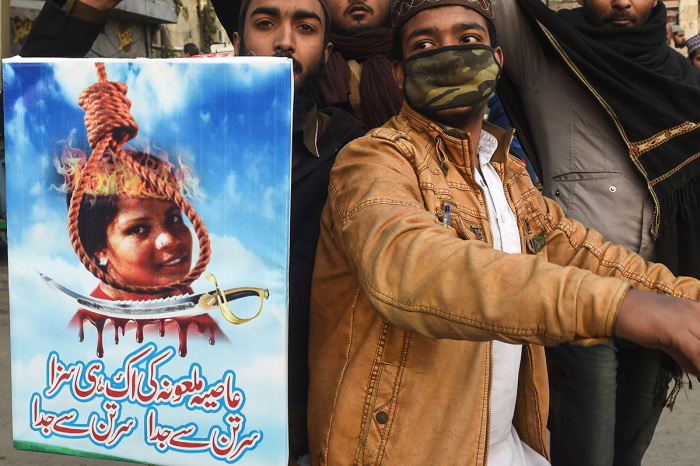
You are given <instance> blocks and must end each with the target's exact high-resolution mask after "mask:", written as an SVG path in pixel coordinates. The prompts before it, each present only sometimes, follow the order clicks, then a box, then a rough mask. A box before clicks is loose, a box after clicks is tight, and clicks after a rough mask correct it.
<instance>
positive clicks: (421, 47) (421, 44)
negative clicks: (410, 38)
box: [415, 40, 432, 50]
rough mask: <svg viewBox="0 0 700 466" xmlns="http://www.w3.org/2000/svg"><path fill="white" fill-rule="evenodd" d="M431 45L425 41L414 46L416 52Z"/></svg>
mask: <svg viewBox="0 0 700 466" xmlns="http://www.w3.org/2000/svg"><path fill="white" fill-rule="evenodd" d="M431 46H432V44H431V43H430V42H428V41H426V40H424V41H421V42H418V43H417V44H416V46H415V48H416V50H425V49H427V48H429V47H431Z"/></svg>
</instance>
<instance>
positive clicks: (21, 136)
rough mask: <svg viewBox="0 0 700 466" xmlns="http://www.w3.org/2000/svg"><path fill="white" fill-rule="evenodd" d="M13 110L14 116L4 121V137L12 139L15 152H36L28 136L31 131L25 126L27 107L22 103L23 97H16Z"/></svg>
mask: <svg viewBox="0 0 700 466" xmlns="http://www.w3.org/2000/svg"><path fill="white" fill-rule="evenodd" d="M13 111H14V113H15V117H14V118H13V119H11V120H9V121H6V122H5V138H6V139H7V140H8V141H12V144H13V146H14V150H15V152H17V153H24V154H36V153H37V152H38V151H37V150H36V149H35V148H34V145H33V144H32V141H31V139H30V137H29V135H30V134H31V133H30V132H29V130H28V128H27V107H26V106H25V104H24V98H19V99H17V101H16V102H15V105H14V107H13ZM8 145H9V144H8ZM8 148H9V147H8Z"/></svg>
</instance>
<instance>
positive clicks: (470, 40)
mask: <svg viewBox="0 0 700 466" xmlns="http://www.w3.org/2000/svg"><path fill="white" fill-rule="evenodd" d="M477 41H478V39H477V38H476V37H474V36H464V37H462V42H463V43H465V44H471V43H474V42H477Z"/></svg>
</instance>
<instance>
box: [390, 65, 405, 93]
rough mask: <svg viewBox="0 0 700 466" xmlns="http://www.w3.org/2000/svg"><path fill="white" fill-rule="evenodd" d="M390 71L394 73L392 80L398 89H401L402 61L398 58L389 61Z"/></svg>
mask: <svg viewBox="0 0 700 466" xmlns="http://www.w3.org/2000/svg"><path fill="white" fill-rule="evenodd" d="M391 72H392V73H393V74H394V81H396V85H397V86H399V89H401V90H403V63H401V62H400V61H398V60H394V61H393V62H392V63H391Z"/></svg>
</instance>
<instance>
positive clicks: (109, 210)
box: [68, 192, 119, 263]
mask: <svg viewBox="0 0 700 466" xmlns="http://www.w3.org/2000/svg"><path fill="white" fill-rule="evenodd" d="M72 194H73V193H72V192H69V193H68V203H69V204H70V198H71V195H72ZM117 199H118V196H117V195H110V196H94V195H92V194H84V195H83V199H82V202H81V203H80V213H79V215H78V235H79V236H80V242H81V243H82V244H83V248H84V249H85V252H86V253H87V255H88V256H89V257H90V258H92V259H93V260H94V261H95V262H96V263H97V260H96V258H95V253H96V252H97V251H99V250H101V249H103V248H105V247H106V246H107V227H108V226H109V224H110V223H112V220H114V217H116V216H117V213H118V212H119V208H118V207H117Z"/></svg>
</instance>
